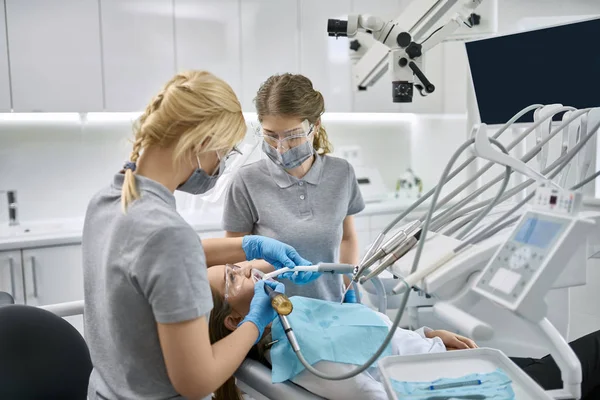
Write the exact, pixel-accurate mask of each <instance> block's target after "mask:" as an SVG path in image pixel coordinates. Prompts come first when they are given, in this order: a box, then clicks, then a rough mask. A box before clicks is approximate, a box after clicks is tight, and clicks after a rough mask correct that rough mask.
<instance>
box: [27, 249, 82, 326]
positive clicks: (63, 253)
mask: <svg viewBox="0 0 600 400" xmlns="http://www.w3.org/2000/svg"><path fill="white" fill-rule="evenodd" d="M22 254H23V270H24V274H25V299H26V303H27V304H29V305H33V306H42V305H48V304H55V303H63V302H67V301H76V300H83V268H82V262H81V245H71V246H57V247H46V248H38V249H27V250H23V251H22ZM66 320H67V321H69V322H71V323H72V324H73V325H74V326H75V327H76V328H77V329H78V330H79V331H80V332H83V317H82V316H81V315H77V316H74V317H68V318H66Z"/></svg>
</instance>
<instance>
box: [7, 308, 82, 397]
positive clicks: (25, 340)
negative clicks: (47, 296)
mask: <svg viewBox="0 0 600 400" xmlns="http://www.w3.org/2000/svg"><path fill="white" fill-rule="evenodd" d="M0 354H2V357H0V399H9V398H11V399H12V398H19V399H37V398H48V399H50V398H52V399H59V398H60V399H85V398H86V395H87V386H88V381H89V376H90V373H91V371H92V362H91V359H90V353H89V350H88V348H87V345H86V343H85V341H84V340H83V337H81V335H80V334H79V332H78V331H77V329H75V328H74V327H73V326H72V325H71V324H69V323H68V322H67V321H65V320H64V319H62V318H60V317H58V316H57V315H55V314H53V313H51V312H49V311H46V310H42V309H40V308H36V307H31V306H25V305H18V304H17V305H7V306H3V307H0Z"/></svg>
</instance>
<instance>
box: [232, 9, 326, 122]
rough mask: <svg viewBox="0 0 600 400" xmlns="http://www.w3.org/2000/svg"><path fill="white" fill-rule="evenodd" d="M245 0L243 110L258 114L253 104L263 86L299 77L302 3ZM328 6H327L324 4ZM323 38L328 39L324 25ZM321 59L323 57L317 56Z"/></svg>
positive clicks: (243, 15) (243, 25) (243, 19)
mask: <svg viewBox="0 0 600 400" xmlns="http://www.w3.org/2000/svg"><path fill="white" fill-rule="evenodd" d="M299 1H302V0H298V1H296V0H244V1H242V2H241V5H242V10H241V11H242V13H241V15H242V23H241V29H242V32H241V36H242V60H241V61H242V82H243V90H242V106H243V108H244V111H256V109H255V107H254V103H253V102H252V100H253V99H254V97H255V96H256V92H257V91H258V88H259V86H260V84H261V83H263V82H264V81H265V80H266V79H267V78H268V77H269V76H271V75H274V74H278V73H285V72H291V73H298V72H299V71H300V65H299V51H298V50H299V41H300V39H299V36H300V35H299V32H298V2H299ZM324 3H325V2H324ZM323 26H324V28H323V35H326V30H325V27H326V25H323ZM315 57H320V55H318V54H317V55H315Z"/></svg>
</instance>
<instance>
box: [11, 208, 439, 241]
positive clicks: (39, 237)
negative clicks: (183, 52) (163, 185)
mask: <svg viewBox="0 0 600 400" xmlns="http://www.w3.org/2000/svg"><path fill="white" fill-rule="evenodd" d="M413 201H414V200H410V199H390V200H385V201H381V202H372V203H367V204H366V207H365V209H364V210H363V211H362V212H361V213H360V214H359V215H358V216H357V217H368V216H371V215H381V214H397V213H400V212H402V211H403V210H406V209H407V208H408V207H409V206H410V205H411V204H412V203H413ZM427 203H428V202H425V203H424V204H423V205H421V206H419V207H418V210H424V209H425V207H427ZM222 212H223V209H222V208H221V207H211V208H210V209H209V210H204V211H203V210H199V211H194V212H187V213H182V216H183V217H184V218H185V220H186V221H187V222H188V223H189V224H190V225H192V226H193V227H194V229H195V230H196V231H197V232H198V233H199V234H200V236H202V232H215V231H221V230H222V228H221V215H222ZM82 231H83V217H81V218H72V219H55V220H46V221H25V222H22V223H21V224H20V225H18V226H13V227H8V226H2V227H0V251H10V250H19V249H28V248H35V247H48V246H61V245H70V244H80V243H81V235H82Z"/></svg>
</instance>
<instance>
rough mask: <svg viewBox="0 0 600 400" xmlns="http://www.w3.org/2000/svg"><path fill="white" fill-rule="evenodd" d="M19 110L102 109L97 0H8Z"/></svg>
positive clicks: (14, 90) (14, 94)
mask: <svg viewBox="0 0 600 400" xmlns="http://www.w3.org/2000/svg"><path fill="white" fill-rule="evenodd" d="M5 1H6V14H7V15H6V21H7V26H8V29H7V32H8V48H9V51H10V58H9V59H10V71H11V79H12V81H11V83H12V101H13V108H14V110H15V111H23V112H30V111H44V112H46V111H55V112H68V111H71V112H72V111H101V110H102V109H103V94H102V67H101V52H100V26H99V24H100V22H99V10H98V1H97V0H61V1H47V0H26V1H23V0H5Z"/></svg>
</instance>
